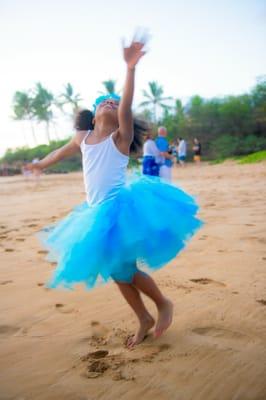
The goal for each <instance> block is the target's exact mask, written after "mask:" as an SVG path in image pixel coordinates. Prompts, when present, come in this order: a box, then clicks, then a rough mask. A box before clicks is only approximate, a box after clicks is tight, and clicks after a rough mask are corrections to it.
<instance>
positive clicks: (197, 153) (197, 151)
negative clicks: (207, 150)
mask: <svg viewBox="0 0 266 400" xmlns="http://www.w3.org/2000/svg"><path fill="white" fill-rule="evenodd" d="M193 152H194V157H193V159H194V161H195V162H196V163H197V164H200V161H201V143H200V142H199V140H198V139H197V138H194V145H193Z"/></svg>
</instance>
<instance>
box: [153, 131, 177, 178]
mask: <svg viewBox="0 0 266 400" xmlns="http://www.w3.org/2000/svg"><path fill="white" fill-rule="evenodd" d="M166 138H167V129H166V128H165V127H163V126H160V127H159V128H158V136H157V138H156V140H155V143H156V146H157V147H158V149H159V151H160V152H161V159H160V164H161V166H160V171H159V176H160V177H161V178H163V179H165V180H166V181H169V182H171V180H172V166H173V161H172V154H171V150H170V146H169V143H168V140H167V139H166Z"/></svg>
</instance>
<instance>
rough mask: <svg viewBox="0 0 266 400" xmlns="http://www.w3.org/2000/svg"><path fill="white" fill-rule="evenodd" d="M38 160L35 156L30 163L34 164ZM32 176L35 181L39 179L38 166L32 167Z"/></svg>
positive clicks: (39, 171)
mask: <svg viewBox="0 0 266 400" xmlns="http://www.w3.org/2000/svg"><path fill="white" fill-rule="evenodd" d="M39 161H40V160H39V158H37V157H35V158H34V159H33V160H32V164H33V165H34V164H38V162H39ZM33 176H34V179H35V182H36V183H37V182H38V181H39V180H40V176H41V170H40V169H39V168H36V169H34V170H33Z"/></svg>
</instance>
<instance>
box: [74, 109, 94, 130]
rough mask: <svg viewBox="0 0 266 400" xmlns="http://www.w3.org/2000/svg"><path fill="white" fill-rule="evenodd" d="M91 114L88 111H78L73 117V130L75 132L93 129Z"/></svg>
mask: <svg viewBox="0 0 266 400" xmlns="http://www.w3.org/2000/svg"><path fill="white" fill-rule="evenodd" d="M92 121H93V113H92V112H91V111H90V110H80V111H78V112H77V114H76V117H75V123H74V128H75V129H76V130H77V131H90V130H92V129H93V122H92Z"/></svg>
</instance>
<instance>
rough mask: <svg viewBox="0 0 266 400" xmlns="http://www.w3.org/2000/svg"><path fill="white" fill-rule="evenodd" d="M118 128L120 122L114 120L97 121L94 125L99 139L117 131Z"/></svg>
mask: <svg viewBox="0 0 266 400" xmlns="http://www.w3.org/2000/svg"><path fill="white" fill-rule="evenodd" d="M117 128H118V124H117V123H114V122H112V121H109V122H107V121H97V125H95V127H94V134H95V136H97V137H98V138H99V139H102V138H104V137H106V136H108V135H111V133H112V132H114V131H116V130H117Z"/></svg>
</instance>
